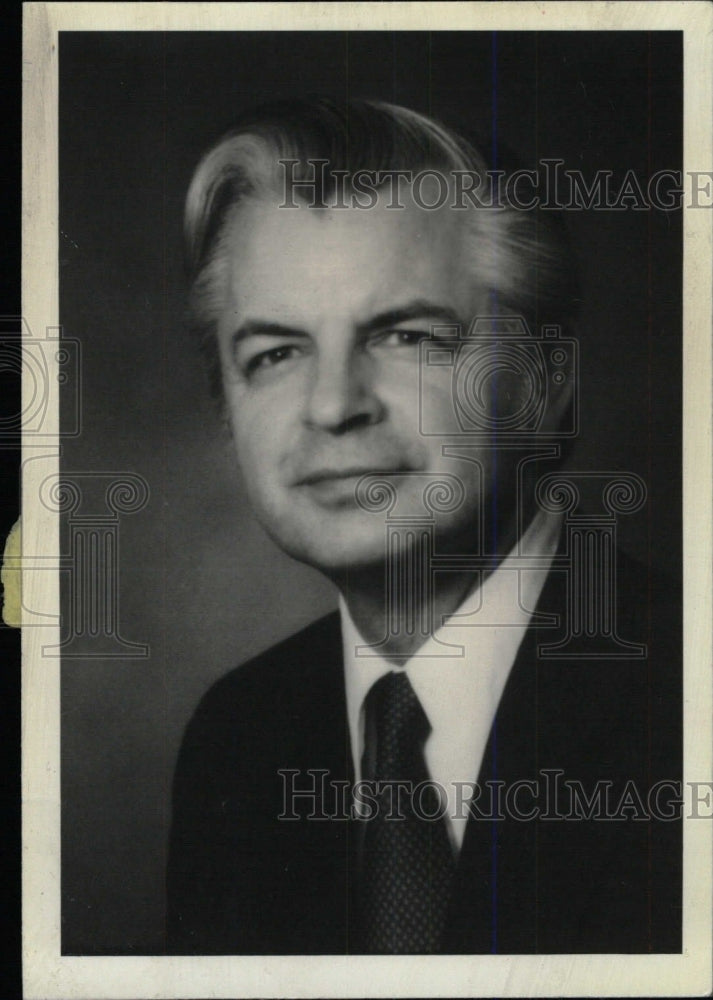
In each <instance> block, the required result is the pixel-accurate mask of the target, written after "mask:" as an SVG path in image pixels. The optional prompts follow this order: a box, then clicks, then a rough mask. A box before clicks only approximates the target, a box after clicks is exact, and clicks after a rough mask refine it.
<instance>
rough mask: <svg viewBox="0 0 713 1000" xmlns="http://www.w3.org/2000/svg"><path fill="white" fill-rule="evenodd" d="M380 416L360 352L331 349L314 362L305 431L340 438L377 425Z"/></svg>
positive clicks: (367, 363) (306, 408)
mask: <svg viewBox="0 0 713 1000" xmlns="http://www.w3.org/2000/svg"><path fill="white" fill-rule="evenodd" d="M383 414H384V410H383V406H382V403H381V401H380V399H379V397H378V395H377V393H376V392H375V388H374V385H373V377H372V371H371V365H370V362H369V359H368V358H367V357H365V356H364V354H363V352H361V351H359V350H344V349H342V350H339V349H335V350H330V351H325V352H324V353H322V354H320V355H319V356H318V357H316V358H315V365H314V369H313V376H312V381H311V385H310V391H309V396H308V399H307V403H306V407H305V423H306V424H307V426H308V427H310V428H312V429H316V430H323V431H328V432H329V433H331V434H343V433H345V432H347V431H350V430H354V429H356V428H359V427H366V426H369V425H371V424H375V423H378V422H379V421H380V420H381V419H382V418H383Z"/></svg>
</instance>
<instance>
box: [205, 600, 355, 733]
mask: <svg viewBox="0 0 713 1000" xmlns="http://www.w3.org/2000/svg"><path fill="white" fill-rule="evenodd" d="M341 673H342V645H341V626H340V619H339V613H338V612H337V611H334V612H332V613H331V614H328V615H326V616H325V617H324V618H320V619H318V620H317V621H315V622H312V623H311V624H310V625H308V626H307V627H306V628H303V629H301V630H300V631H299V632H296V633H295V634H294V635H291V636H289V637H288V638H286V639H283V640H282V641H281V642H279V643H277V644H276V645H274V646H271V647H270V648H269V649H266V650H265V651H264V652H262V653H259V654H258V655H257V656H255V657H253V658H252V659H250V660H248V661H247V662H245V663H243V664H240V666H238V667H234V668H233V669H232V670H230V671H229V672H228V673H227V674H225V675H223V677H221V678H219V679H218V680H217V681H215V682H214V683H213V684H212V685H211V686H210V687H209V688H208V690H207V691H206V693H205V694H204V695H203V697H202V698H201V700H200V702H199V703H198V707H197V708H196V710H195V712H194V714H193V718H192V720H191V722H190V723H189V727H188V728H189V729H193V730H195V728H196V727H197V726H201V725H203V726H208V727H210V728H211V729H213V728H215V727H218V728H221V723H222V722H225V723H226V724H227V725H229V726H230V727H231V729H232V728H234V726H235V723H236V719H237V718H238V717H239V716H241V715H244V714H246V713H247V715H248V716H254V715H255V713H256V712H258V711H259V710H260V708H261V706H262V705H263V703H264V702H267V703H269V705H270V710H271V711H272V712H276V711H279V706H280V704H281V703H291V704H295V703H296V701H297V702H298V701H300V700H301V699H302V698H303V697H304V695H305V692H307V691H309V690H314V685H317V684H322V685H323V684H324V683H325V682H328V681H330V680H332V679H333V678H334V676H335V675H336V676H339V677H341ZM241 709H242V710H241Z"/></svg>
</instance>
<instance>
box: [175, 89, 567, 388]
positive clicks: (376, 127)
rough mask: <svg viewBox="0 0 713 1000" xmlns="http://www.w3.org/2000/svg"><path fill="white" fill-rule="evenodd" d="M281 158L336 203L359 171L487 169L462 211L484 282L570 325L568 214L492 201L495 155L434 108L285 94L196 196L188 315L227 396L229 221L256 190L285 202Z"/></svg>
mask: <svg viewBox="0 0 713 1000" xmlns="http://www.w3.org/2000/svg"><path fill="white" fill-rule="evenodd" d="M281 160H291V161H297V162H296V163H294V165H293V166H292V168H291V178H292V180H293V181H297V182H300V181H309V182H310V184H311V188H310V191H311V196H310V198H307V197H306V196H305V197H303V196H302V194H301V192H302V188H300V187H299V186H298V185H295V187H294V188H293V195H292V196H293V197H294V198H297V199H302V200H303V201H304V202H305V203H310V202H316V203H317V204H319V203H320V202H321V201H324V202H327V203H330V202H331V203H333V202H334V201H335V199H336V193H337V184H338V183H340V184H341V185H342V187H345V188H346V190H349V183H348V180H349V176H350V175H353V174H355V173H356V172H357V171H370V172H377V173H378V172H382V173H383V172H392V171H399V170H401V171H403V170H407V171H411V172H412V173H413V174H414V175H415V174H417V173H418V172H419V171H422V170H436V171H440V172H442V173H443V174H444V175H446V177H449V176H451V175H452V172H453V171H465V172H468V173H470V174H472V175H473V176H474V177H477V178H478V179H479V180H478V181H477V185H478V186H477V193H478V197H479V198H480V201H481V204H479V205H478V206H474V205H468V207H466V208H465V209H464V210H463V211H462V212H460V213H459V214H461V215H462V216H463V217H464V221H465V222H466V224H467V226H468V227H469V228H468V229H467V233H468V238H467V240H466V243H465V244H464V246H465V250H464V252H465V253H466V254H468V256H469V258H470V260H471V262H472V268H473V278H474V282H475V281H477V282H478V284H479V285H480V286H481V287H484V288H485V289H488V290H489V291H490V292H491V293H492V294H493V296H494V297H495V299H496V300H497V302H498V307H499V311H501V312H502V311H503V310H505V311H510V312H512V313H514V314H518V315H523V316H524V317H525V319H526V321H527V322H528V323H529V324H530V325H531V328H533V327H537V326H539V323H540V322H548V323H556V324H560V325H561V326H562V327H563V328H564V329H568V328H569V327H570V325H571V323H572V321H573V319H574V314H575V311H576V302H577V300H578V296H577V288H576V280H575V275H574V269H573V268H572V266H571V261H572V254H571V250H570V248H569V247H568V245H567V240H566V235H565V232H564V228H563V226H562V221H561V219H559V218H556V217H555V216H554V215H553V214H552V213H551V212H544V211H542V210H539V209H538V208H534V209H529V210H527V211H525V210H522V209H519V208H516V207H512V206H508V205H504V206H503V207H498V202H497V199H496V200H495V204H494V206H493V207H487V206H488V204H489V202H490V194H489V192H490V190H491V180H492V178H491V175H489V174H488V166H487V161H486V159H485V158H484V157H483V156H482V155H481V153H480V152H479V151H478V150H477V149H476V148H475V146H474V145H472V144H471V143H470V142H469V141H467V140H466V139H465V138H463V137H461V136H459V135H457V134H456V133H455V132H453V131H452V130H450V129H449V128H447V127H446V126H444V125H442V124H440V123H439V122H437V121H435V120H434V119H432V118H429V117H427V116H426V115H422V114H419V113H418V112H416V111H412V110H410V109H409V108H404V107H399V106H397V105H394V104H387V103H384V102H382V101H371V100H359V99H350V100H347V101H343V102H340V103H337V102H334V101H332V100H329V99H327V98H323V97H315V98H308V99H303V100H299V99H296V100H284V101H278V102H274V103H271V104H267V105H263V106H261V107H259V108H257V109H255V110H253V111H250V112H248V113H246V114H244V115H243V116H242V117H241V118H240V119H239V120H238V121H237V122H236V123H235V125H234V126H233V128H231V129H230V131H229V132H228V133H227V134H225V135H224V136H223V137H222V139H220V141H219V142H218V143H217V144H216V145H215V146H213V148H212V149H210V150H209V151H208V153H206V155H205V156H204V157H203V159H202V160H201V161H200V163H199V165H198V167H197V168H196V171H195V173H194V175H193V179H192V181H191V184H190V187H189V189H188V194H187V197H186V209H185V237H186V251H187V263H188V269H189V280H190V287H191V293H190V303H189V314H190V322H191V326H192V328H193V330H194V331H195V332H196V334H197V335H198V337H199V338H200V342H201V345H202V348H203V350H204V352H205V354H206V358H207V361H208V368H209V376H210V380H211V385H212V388H213V390H214V392H215V393H216V395H218V397H220V395H221V377H220V362H219V355H218V349H217V341H216V325H217V319H218V315H219V312H220V310H221V309H222V308H223V307H224V302H225V298H224V296H225V291H226V280H227V258H228V245H227V233H228V229H229V225H228V223H230V222H231V220H233V219H234V217H235V213H236V210H237V209H239V206H240V204H241V203H242V202H244V201H245V200H246V199H260V198H265V197H268V198H271V199H272V200H273V203H275V204H279V203H281V202H284V197H285V168H284V167H283V166H281V165H280V161H281ZM315 160H326V161H327V167H326V169H325V170H323V171H316V170H315V167H314V161H315ZM345 174H346V179H347V183H346V185H345V183H344V179H343V178H344V176H345ZM305 190H306V189H305ZM315 195H316V197H315ZM276 198H277V200H275V199H276ZM464 201H465V204H466V205H467V200H466V199H464ZM483 206H486V207H483ZM395 210H397V209H395ZM533 332H534V329H533Z"/></svg>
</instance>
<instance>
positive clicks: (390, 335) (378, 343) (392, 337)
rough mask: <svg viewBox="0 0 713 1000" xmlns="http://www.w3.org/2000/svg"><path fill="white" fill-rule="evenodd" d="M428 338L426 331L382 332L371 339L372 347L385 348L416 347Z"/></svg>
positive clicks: (428, 334)
mask: <svg viewBox="0 0 713 1000" xmlns="http://www.w3.org/2000/svg"><path fill="white" fill-rule="evenodd" d="M429 337H430V333H429V332H428V330H384V331H382V332H381V333H377V334H375V335H374V337H372V341H371V342H372V345H373V346H375V347H385V348H391V349H393V348H404V347H411V348H413V347H418V345H419V344H420V343H421V341H422V340H427V339H428V338H429Z"/></svg>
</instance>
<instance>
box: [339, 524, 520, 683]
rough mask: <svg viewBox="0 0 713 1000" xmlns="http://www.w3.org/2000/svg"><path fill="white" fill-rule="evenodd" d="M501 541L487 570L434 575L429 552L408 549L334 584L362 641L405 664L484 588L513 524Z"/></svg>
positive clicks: (455, 550) (508, 544)
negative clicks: (399, 554) (476, 588)
mask: <svg viewBox="0 0 713 1000" xmlns="http://www.w3.org/2000/svg"><path fill="white" fill-rule="evenodd" d="M499 537H500V539H501V543H502V544H501V545H500V546H499V558H498V559H496V560H493V562H492V563H491V564H490V566H489V569H488V570H487V571H486V570H481V571H479V572H476V571H474V570H473V569H449V570H448V571H447V572H434V571H433V569H432V567H431V566H430V563H429V558H428V552H427V551H425V552H420V551H418V550H417V549H415V548H413V547H412V548H410V549H409V550H407V551H406V553H404V554H403V555H402V556H401V557H400V558H398V559H396V558H394V559H393V560H392V561H391V562H390V563H389V564H387V563H386V562H379V563H378V564H375V565H373V566H367V567H359V568H358V569H354V568H352V569H350V570H348V571H345V572H344V573H343V574H340V575H339V577H336V578H334V582H335V583H336V585H337V587H338V588H339V590H340V592H341V594H342V597H343V598H344V601H345V603H346V606H347V608H348V610H349V614H350V616H351V618H352V621H353V622H354V625H355V626H356V628H357V630H358V631H359V633H360V635H361V636H363V638H364V640H365V642H366V643H368V644H370V645H378V648H379V653H380V655H381V656H383V657H384V659H386V660H389V661H390V662H393V663H396V664H400V665H403V663H404V662H405V661H406V660H408V659H409V658H410V657H411V656H413V655H414V654H415V653H417V652H418V650H419V648H420V647H421V646H422V645H423V644H424V643H425V642H427V641H428V639H429V638H430V637H431V636H432V635H433V633H434V632H435V631H437V630H438V629H439V628H440V627H441V626H442V625H443V623H444V621H445V620H446V619H447V618H448V617H449V616H450V615H452V614H453V613H454V612H455V611H457V610H458V608H459V607H460V606H461V604H462V603H463V601H464V600H465V598H466V596H467V595H468V594H469V593H470V592H471V591H472V590H473V589H474V587H475V586H477V585H480V586H482V584H483V582H484V581H485V580H486V579H487V577H488V576H489V575H490V573H492V572H493V571H494V570H495V569H497V566H498V565H499V564H500V562H501V561H502V559H503V558H505V556H506V555H507V553H508V552H509V551H510V549H511V548H512V545H514V543H515V532H514V525H513V526H512V527H511V528H510V530H509V531H503V532H502V533H501V534H500V536H499ZM438 552H439V555H448V554H450V555H462V554H466V553H467V552H468V548H467V547H463V546H460V547H459V546H458V545H451V546H443V547H442V546H439V549H438Z"/></svg>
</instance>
